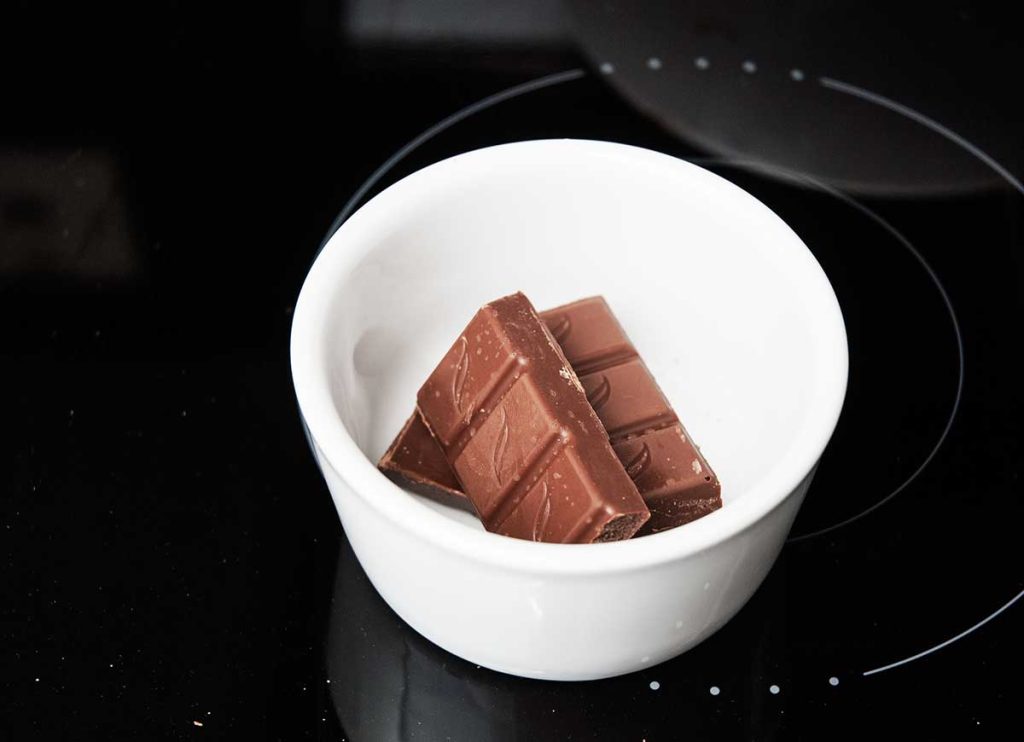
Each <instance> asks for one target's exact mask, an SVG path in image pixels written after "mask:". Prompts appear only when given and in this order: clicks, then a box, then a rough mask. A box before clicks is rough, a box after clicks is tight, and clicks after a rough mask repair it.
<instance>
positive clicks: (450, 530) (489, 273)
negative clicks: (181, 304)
mask: <svg viewBox="0 0 1024 742" xmlns="http://www.w3.org/2000/svg"><path fill="white" fill-rule="evenodd" d="M622 245H628V246H629V248H628V249H629V254H628V260H626V261H625V262H623V261H622V260H621V258H616V259H615V260H614V261H613V258H615V256H616V255H617V254H619V255H621V254H620V253H618V252H617V251H619V250H621V247H622ZM545 261H546V262H547V263H548V264H550V265H553V267H554V271H555V273H554V274H552V273H550V272H545V271H544V270H542V269H543V267H544V265H545ZM567 279H568V280H567ZM517 289H521V290H523V291H524V292H525V293H526V294H527V295H528V296H530V297H531V298H532V299H533V300H534V302H535V304H537V306H538V307H539V308H546V307H549V306H554V305H556V304H559V303H562V302H565V301H569V300H572V299H575V298H579V297H581V296H585V295H590V294H596V293H601V294H604V295H605V296H606V297H607V298H608V300H609V302H610V303H611V305H612V308H613V309H614V310H615V312H616V313H617V314H618V315H619V317H620V319H621V320H622V322H623V324H624V325H625V327H626V330H627V332H628V333H629V334H630V336H631V337H632V339H633V340H634V342H635V344H636V345H637V347H638V348H639V350H640V352H641V354H642V355H643V356H644V358H645V360H646V361H647V363H648V365H649V366H650V367H651V369H652V371H653V372H654V374H655V377H656V378H657V379H658V380H659V383H661V385H662V386H663V388H664V390H665V392H666V394H667V396H668V397H669V398H670V399H671V400H672V402H673V404H674V405H675V407H676V409H677V410H678V411H679V413H680V416H681V417H682V418H683V420H684V422H685V423H686V425H687V427H688V428H689V430H690V432H691V434H692V435H693V436H694V438H695V439H696V440H697V442H698V443H700V444H701V447H702V451H703V452H704V453H705V455H706V456H707V457H708V460H709V461H710V462H711V464H712V466H714V467H715V469H716V472H717V473H718V474H719V477H720V478H721V480H722V483H723V499H724V502H725V506H724V507H723V508H722V510H720V511H717V512H715V513H712V514H711V515H709V516H707V517H705V518H703V519H701V520H699V521H697V522H695V523H692V524H689V525H687V526H686V527H684V528H680V529H676V530H674V531H669V532H666V533H663V534H658V535H655V536H649V537H646V538H643V539H634V540H631V541H628V542H621V543H614V544H593V545H585V546H580V545H560V544H534V543H529V542H524V541H519V540H516V539H509V538H504V537H501V536H496V535H494V534H489V533H486V532H484V531H483V530H482V529H481V528H480V527H479V524H478V523H475V522H474V521H473V519H472V518H471V517H469V516H466V515H465V514H464V513H461V512H458V511H453V510H449V509H447V508H444V507H443V506H439V505H435V504H433V503H430V502H429V501H425V500H422V499H420V498H417V497H415V496H413V495H410V494H408V493H405V492H403V491H402V490H400V489H398V488H397V487H395V486H394V485H392V484H391V483H390V482H389V481H388V480H387V479H385V478H384V477H382V476H380V475H379V474H378V473H377V472H376V470H375V469H374V466H373V463H374V461H375V460H376V458H377V456H379V454H380V453H381V452H382V451H383V450H384V448H385V447H386V445H387V443H388V442H389V441H390V438H391V436H392V435H393V434H394V433H395V432H396V431H397V430H398V429H399V427H400V425H401V422H402V420H403V418H404V416H405V415H407V414H408V411H409V409H410V408H411V407H412V405H413V403H414V395H415V390H416V388H417V387H418V385H419V383H420V382H422V380H423V379H424V378H426V375H427V373H429V371H430V369H431V368H432V366H433V364H434V363H436V361H437V359H438V358H440V357H441V355H442V353H443V352H444V350H445V349H446V348H447V346H448V345H449V344H450V343H451V341H452V339H453V338H454V337H455V336H456V335H457V333H458V331H459V330H460V329H461V328H462V327H463V326H464V325H465V324H466V322H467V321H468V320H469V318H470V316H471V315H472V313H473V311H474V310H475V309H476V307H477V306H479V305H480V304H482V303H484V302H485V301H487V300H489V299H492V298H495V297H497V296H500V295H502V294H506V293H509V292H511V291H514V290H517ZM846 353H847V351H846V336H845V330H844V327H843V322H842V316H841V314H840V312H839V307H838V303H837V302H836V299H835V296H834V293H833V292H832V289H831V287H830V286H829V284H828V281H827V279H825V277H824V274H823V273H822V272H821V269H820V267H819V266H818V265H817V263H816V262H815V261H814V259H813V257H812V256H811V255H810V253H809V251H808V250H807V249H806V247H805V246H804V245H803V244H802V243H801V242H800V240H799V238H798V237H797V236H796V235H795V234H794V233H793V232H792V231H791V230H789V228H788V227H786V225H785V224H783V223H782V222H781V221H780V220H779V219H778V218H777V217H776V216H775V215H774V214H772V213H771V212H770V211H769V210H768V209H766V208H765V207H764V206H763V205H762V204H760V203H759V202H757V201H756V200H755V199H753V198H752V197H751V196H749V195H748V194H746V193H744V192H743V191H741V190H740V189H738V188H736V187H735V186H733V185H731V184H730V183H728V182H726V181H724V180H723V179H721V178H718V177H717V176H715V175H713V174H711V173H708V172H707V171H705V170H702V169H700V168H698V167H695V166H693V165H690V164H688V163H685V162H682V161H679V160H675V159H673V158H670V157H667V156H665V155H660V154H657V153H653V152H649V151H646V150H641V149H637V148H633V147H626V146H623V145H614V144H608V143H599V142H580V141H572V140H559V141H543V142H525V143H519V144H514V145H504V146H501V147H493V148H489V149H486V150H480V151H477V152H473V153H469V154H466V155H462V156H460V157H457V158H452V159H451V160H446V161H444V162H441V163H438V164H436V165H433V166H431V167H429V168H426V169H425V170H422V171H420V172H419V173H416V174H414V175H412V176H409V177H408V178H406V179H404V180H403V181H401V182H399V183H398V184H396V185H394V186H392V187H391V188H389V189H388V190H386V191H385V192H383V193H382V194H381V195H379V196H377V197H376V198H375V199H373V201H371V202H370V203H368V204H367V205H366V206H364V207H363V208H362V209H360V210H359V211H358V212H357V213H356V214H355V215H353V217H352V218H351V219H350V220H349V221H348V222H346V223H345V225H343V227H342V228H341V229H340V230H339V231H338V233H337V234H336V235H335V236H334V237H333V238H332V239H331V240H330V242H329V243H328V245H327V247H326V248H325V250H324V252H323V253H322V254H321V256H320V257H319V258H318V259H317V261H316V263H315V264H314V266H313V268H312V269H311V271H310V275H309V277H308V278H307V280H306V284H305V285H304V287H303V290H302V294H301V296H300V298H299V302H298V304H297V306H296V311H295V319H294V323H293V332H292V366H293V375H294V379H295V385H296V393H297V396H298V399H299V404H300V408H301V410H302V414H303V416H304V418H305V419H306V421H307V424H308V426H309V430H310V433H311V436H312V438H313V440H314V441H315V442H316V445H317V448H318V461H319V463H320V466H321V469H322V471H323V472H324V476H325V478H326V480H327V483H328V486H329V488H330V490H331V493H332V495H333V497H334V500H335V503H336V505H337V508H338V512H339V514H340V516H341V520H342V523H343V524H344V527H345V531H346V533H347V535H348V538H349V540H350V542H351V543H352V547H353V550H354V551H355V553H356V555H357V556H358V558H359V560H360V563H361V564H362V565H363V568H364V569H365V570H366V572H367V574H368V576H369V577H370V579H371V581H372V582H373V584H374V586H375V587H376V588H377V590H378V591H379V592H380V593H381V595H382V596H383V597H384V599H385V600H386V601H387V602H388V603H389V604H390V605H391V606H392V608H394V609H395V611H396V612H397V613H398V614H399V615H401V616H402V618H403V619H405V620H406V621H407V622H408V623H409V624H410V625H411V626H412V627H413V628H414V629H416V630H417V631H419V632H420V633H421V634H423V635H424V636H426V637H427V638H428V639H431V640H432V641H434V642H435V643H437V644H439V645H440V646H442V647H444V648H446V649H448V650H450V651H452V652H454V653H455V654H458V655H459V656H462V657H464V658H466V659H468V660H470V661H472V662H475V663H476V664H480V665H484V666H487V667H491V668H494V669H497V670H501V671H504V672H510V673H514V674H517V675H524V676H529V677H544V678H551V679H561V680H578V679H590V678H599V677H606V676H610V675H617V674H621V673H624V672H629V671H632V670H636V669H639V668H641V667H644V666H647V665H650V664H654V663H657V662H660V661H663V660H665V659H668V658H670V657H672V656H675V655H677V654H679V653H680V652H682V651H685V650H686V649H688V648H689V647H691V646H693V645H694V644H696V643H697V642H699V641H701V640H702V639H704V638H705V637H707V636H708V635H709V634H711V633H712V632H713V631H715V630H716V629H717V628H719V627H720V626H721V625H722V624H723V623H725V621H727V620H728V619H729V618H730V617H731V616H732V615H733V614H734V613H735V612H736V611H737V610H738V609H739V608H740V607H741V606H742V605H743V604H744V603H745V602H746V601H747V599H748V598H749V597H750V595H751V594H752V593H753V591H754V590H755V589H756V588H757V586H758V585H759V584H760V583H761V581H762V580H763V578H764V576H765V574H767V571H768V570H769V569H770V567H771V564H772V563H773V561H774V559H775V557H776V556H777V555H778V552H779V550H780V549H781V547H782V544H783V543H784V541H785V538H786V535H787V533H788V531H789V527H790V525H791V524H792V521H793V518H794V517H795V515H796V512H797V509H798V508H799V505H800V503H801V501H802V500H803V497H804V494H805V492H806V489H807V485H808V483H809V481H810V472H812V470H813V467H814V466H815V464H816V462H817V460H818V458H819V457H820V455H821V451H822V450H823V448H824V446H825V444H826V443H827V441H828V438H829V436H830V435H831V433H832V430H833V428H834V425H835V422H836V420H837V418H838V415H839V411H840V407H841V404H842V399H843V396H844V393H845V387H846V375H847V354H846ZM826 496H827V495H826Z"/></svg>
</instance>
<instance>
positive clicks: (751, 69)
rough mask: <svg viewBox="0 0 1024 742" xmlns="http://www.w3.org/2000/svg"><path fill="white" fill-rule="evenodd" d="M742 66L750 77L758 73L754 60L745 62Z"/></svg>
mask: <svg viewBox="0 0 1024 742" xmlns="http://www.w3.org/2000/svg"><path fill="white" fill-rule="evenodd" d="M740 66H741V67H742V68H743V71H744V72H746V73H747V74H748V75H753V74H754V73H755V72H757V64H755V63H754V61H753V60H752V59H747V60H744V62H743V64H742V65H740Z"/></svg>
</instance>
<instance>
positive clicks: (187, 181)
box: [0, 2, 1024, 742]
mask: <svg viewBox="0 0 1024 742" xmlns="http://www.w3.org/2000/svg"><path fill="white" fill-rule="evenodd" d="M592 5H593V7H591V6H592ZM1012 20H1013V19H1011V18H1009V17H1007V16H1005V15H994V14H993V13H992V12H990V11H983V10H979V9H977V8H973V7H961V6H958V5H942V6H941V7H938V8H935V9H933V13H932V16H930V17H928V18H921V17H917V16H912V15H911V14H910V12H909V11H893V12H892V13H891V14H890V15H889V16H888V17H886V18H881V17H879V16H878V15H877V11H869V10H864V9H861V8H859V7H858V6H854V5H852V4H850V5H849V6H848V7H839V6H837V7H836V8H833V10H832V12H831V14H829V13H825V12H824V11H822V10H820V9H816V8H812V7H807V8H803V9H800V8H799V7H798V6H793V7H792V8H787V9H782V8H774V9H773V10H772V11H771V12H769V11H767V10H765V9H763V8H761V9H754V8H749V7H744V6H741V5H739V4H731V3H727V4H724V5H723V4H716V5H715V6H713V7H712V6H710V5H709V6H708V7H707V8H702V7H701V6H700V4H697V5H691V6H687V7H686V8H685V9H683V8H680V7H677V6H676V5H675V4H669V3H646V4H641V5H640V6H637V5H634V4H627V3H615V2H613V3H605V4H602V5H601V6H600V7H597V4H589V3H569V4H567V5H565V6H555V5H553V4H550V3H543V2H528V3H516V4H513V3H490V4H486V3H465V4H452V3H444V2H428V3H408V4H406V3H373V2H358V3H356V2H352V3H348V4H343V5H337V4H334V3H330V2H323V3H303V4H300V5H299V6H294V7H293V6H291V5H288V6H282V7H281V8H278V9H276V10H271V9H269V8H266V9H264V8H262V7H261V8H260V9H256V8H251V9H249V10H247V11H246V14H244V15H240V14H238V13H237V12H236V11H231V12H229V11H227V10H223V11H220V10H211V9H210V8H205V7H204V8H201V9H200V8H197V9H195V10H190V9H188V8H183V7H179V6H176V5H173V6H172V5H167V6H152V5H147V6H146V9H145V10H136V11H135V15H134V16H132V17H128V16H121V15H117V16H114V15H110V16H107V17H98V16H97V14H96V11H95V9H93V8H90V9H88V10H85V9H81V8H79V9H74V8H72V9H67V10H66V11H61V12H59V13H47V12H44V11H42V10H41V9H39V8H36V9H34V10H26V11H24V12H22V13H21V14H20V15H19V16H18V18H17V19H16V21H17V22H16V23H15V24H11V23H8V24H6V28H5V30H6V33H7V35H9V36H10V38H9V39H8V43H6V44H5V45H4V49H3V51H2V52H0V54H3V55H4V56H3V59H4V61H5V62H6V65H5V68H6V69H8V70H9V71H15V73H14V74H12V76H11V82H10V85H9V86H8V90H7V92H5V94H4V100H5V102H6V103H7V104H8V105H7V106H6V109H7V112H6V114H5V118H4V120H3V123H0V209H2V214H0V245H2V247H0V302H2V303H3V306H2V316H3V319H2V322H3V337H4V340H5V351H4V363H3V368H4V371H5V373H4V378H5V382H6V383H5V385H4V388H5V393H4V405H3V418H4V419H5V421H6V422H7V423H8V424H7V425H5V426H4V437H5V443H6V445H5V450H7V451H8V452H9V454H8V458H7V460H6V462H5V464H6V465H5V466H4V467H3V469H2V471H3V475H2V476H3V479H2V480H0V481H2V482H3V487H2V493H3V499H2V504H0V524H2V526H0V527H2V529H3V530H2V531H0V535H2V541H0V543H2V544H3V547H4V553H5V559H4V563H5V565H6V569H5V575H6V576H7V579H6V580H5V596H6V599H5V600H4V601H3V602H2V603H0V605H2V608H0V616H2V624H0V626H2V632H3V633H2V634H0V636H2V638H3V645H4V650H3V651H4V652H5V657H4V661H3V662H2V663H0V683H2V685H0V687H2V688H3V693H2V696H0V709H2V712H3V713H2V715H0V737H4V738H6V737H9V738H11V739H27V738H41V739H63V738H67V739H138V738H142V739H149V738H155V739H163V738H167V739H201V738H204V737H205V738H211V739H236V738H237V739H263V738H266V739H283V740H288V739H324V740H335V739H337V740H356V741H357V742H362V740H371V741H374V740H406V739H409V740H414V739H416V740H448V739H450V740H492V739H493V740H547V739H550V740H570V739H579V740H584V739H588V740H589V739H596V740H605V739H608V740H648V741H650V742H655V741H656V740H678V739H723V740H734V739H751V740H754V739H756V740H767V739H822V738H844V737H852V736H862V735H863V734H865V733H872V734H874V735H875V736H879V737H882V738H887V737H888V736H890V735H893V734H895V733H897V732H899V733H901V734H903V733H909V734H913V735H915V736H914V738H918V739H933V738H934V739H938V738H943V739H945V738H953V739H1004V738H1007V737H1006V731H1005V730H1006V729H1012V725H1013V724H1014V723H1015V720H1016V714H1015V711H1016V707H1017V706H1018V705H1019V702H1020V701H1021V696H1022V690H1024V684H1022V682H1021V680H1020V678H1019V672H1018V666H1019V665H1020V661H1021V659H1022V641H1021V638H1020V631H1019V628H1020V625H1021V624H1020V621H1021V610H1022V605H1021V604H1022V603H1024V600H1019V599H1020V598H1021V597H1022V596H1024V572H1022V570H1021V558H1020V540H1019V537H1018V531H1019V528H1020V523H1021V521H1022V515H1024V506H1022V499H1021V494H1020V491H1021V486H1020V469H1021V461H1022V454H1024V439H1022V435H1021V433H1022V430H1021V423H1020V421H1019V420H1020V415H1021V412H1022V410H1024V394H1022V392H1021V391H1020V385H1019V381H1018V380H1019V379H1020V378H1021V376H1022V375H1024V374H1022V370H1024V369H1022V364H1021V362H1020V360H1019V359H1020V353H1019V352H1018V350H1017V346H1018V345H1019V342H1020V338H1021V331H1020V326H1021V317H1022V308H1024V306H1022V304H1024V303H1022V286H1024V258H1022V248H1024V186H1022V184H1021V180H1020V178H1021V177H1024V146H1022V141H1021V139H1020V131H1021V128H1020V127H1019V126H1018V124H1019V123H1020V122H1021V119H1022V118H1024V116H1022V110H1021V108H1020V102H1019V100H1017V99H1016V98H1015V97H1014V96H1013V95H1011V94H1010V92H1011V91H1008V90H1007V89H1005V88H1004V89H1000V86H999V84H998V83H997V81H995V80H994V79H993V76H992V74H987V75H986V70H988V71H989V72H991V70H992V69H993V68H995V67H999V68H1000V69H1001V70H1002V72H1001V75H1004V74H1005V75H1011V76H1013V74H1015V75H1016V77H1019V73H1020V71H1021V66H1020V60H1019V58H1018V57H1017V55H1018V54H1019V52H1020V51H1021V50H1020V46H1019V42H1017V41H1016V40H1015V35H1014V33H1013V29H1012V27H1010V23H1011V21H1012ZM882 21H885V23H883V22H882ZM12 30H15V33H13V34H12ZM954 42H955V43H954ZM858 50H861V51H863V50H871V51H872V52H873V53H872V54H871V55H867V58H865V56H866V55H864V54H859V53H858ZM1014 65H1016V66H1015V67H1014ZM1011 73H1013V74H1011ZM1014 79H1016V78H1014ZM547 137H577V138H593V139H606V140H613V141H619V142H626V143H629V144H636V145H640V146H645V147H649V148H652V149H656V150H660V151H663V152H667V153H669V154H673V155H675V156H678V157H681V158H684V159H687V160H691V161H693V162H696V163H698V164H700V165H702V166H703V167H706V168H708V169H710V170H712V171H714V172H716V173H718V174H719V175H721V176H722V177H725V178H727V179H729V180H731V181H733V182H735V183H736V184H738V185H739V186H741V187H742V188H744V189H746V190H747V191H749V192H750V193H752V194H753V195H755V196H756V197H757V198H759V199H760V200H762V201H763V202H764V203H766V204H767V205H768V206H769V207H770V208H772V209H773V210H774V211H775V212H776V213H778V214H779V215H780V216H781V217H782V218H783V219H784V220H785V221H786V222H787V223H788V224H790V225H791V226H792V227H793V229H794V230H795V231H796V232H797V233H798V234H799V235H800V237H801V238H802V239H803V241H804V242H805V243H806V244H807V245H808V246H809V247H810V248H811V250H812V251H813V252H814V254H815V256H816V257H817V258H818V260H819V261H820V262H821V264H822V266H823V267H824V269H825V271H826V273H827V274H828V276H829V278H830V280H831V281H832V283H833V286H834V287H835V290H836V294H837V295H838V297H839V300H840V304H841V306H842V309H843V312H844V316H845V319H846V323H847V331H848V334H849V343H850V387H849V392H848V396H847V401H846V405H845V408H844V411H843V415H842V418H841V420H840V423H839V426H838V429H837V431H836V434H835V437H834V438H833V440H832V442H831V444H830V446H829V448H828V450H827V452H826V455H825V457H824V458H823V460H822V463H821V466H820V468H819V470H818V473H817V475H816V478H815V481H814V484H813V486H812V488H811V491H810V493H809V495H808V498H807V501H806V502H805V504H804V506H803V509H802V511H801V513H800V515H799V517H798V519H797V521H796V524H795V525H794V528H793V533H792V534H791V538H790V540H789V542H788V543H787V545H786V547H785V549H784V550H783V552H782V555H781V557H780V558H779V561H778V562H777V563H776V565H775V567H774V568H773V570H772V571H771V573H770V575H769V576H768V578H767V580H766V582H765V583H764V585H763V586H762V587H761V588H760V589H759V591H758V592H757V593H756V594H755V596H754V597H753V599H752V600H751V601H750V603H749V604H748V605H747V606H746V607H745V608H744V609H743V610H742V611H741V612H740V613H739V614H738V615H737V616H736V618H735V619H733V620H732V621H731V622H730V623H729V624H727V625H726V626H725V627H724V628H723V629H722V630H720V631H719V632H718V633H717V634H715V635H714V636H712V637H711V638H710V639H708V640H707V641H705V642H704V643H703V644H701V645H699V646H698V647H696V648H695V649H693V650H691V651H690V652H688V653H686V654H684V655H683V656H681V657H679V658H677V659H675V660H672V661H670V662H667V663H665V664H662V665H659V666H656V667H653V668H650V669H648V670H646V671H644V672H641V673H636V674H633V675H628V676H624V677H620V678H615V679H611V680H605V681H597V682H591V683H545V682H539V681H530V680H523V679H519V678H514V677H509V676H504V675H500V674H497V673H493V672H490V671H488V670H485V669H481V668H479V667H477V666H475V665H472V664H469V663H466V662H464V661H462V660H460V659H458V658H456V657H454V656H452V655H449V654H448V653H446V652H445V651H443V650H441V649H439V648H437V647H435V646H434V645H432V644H431V643H429V642H428V641H426V640H425V639H423V638H421V637H420V636H418V635H417V634H415V632H413V631H412V630H411V629H409V628H408V627H406V626H405V625H404V623H402V621H401V620H400V619H398V618H397V617H396V616H395V615H394V614H393V613H392V612H391V611H390V610H389V609H388V608H387V606H386V605H385V604H384V602H383V601H382V600H381V599H380V597H379V596H378V595H377V594H376V592H375V591H374V590H373V588H372V586H370V584H369V583H368V581H367V579H366V577H365V575H364V574H363V572H362V570H361V569H360V567H359V565H358V563H357V561H356V560H355V557H354V556H353V554H352V552H351V550H350V549H349V547H348V545H347V543H346V541H345V537H344V533H343V532H342V529H341V526H340V524H339V522H338V520H337V516H336V515H335V512H334V509H333V504H332V502H331V500H330V496H329V494H328V493H327V490H326V487H325V486H324V485H323V483H322V481H321V479H320V477H319V474H318V472H317V471H316V468H315V466H314V464H313V461H312V458H311V456H310V455H309V452H308V450H307V449H306V443H305V440H304V437H303V432H302V428H301V424H300V422H299V420H298V416H297V412H296V409H295V404H294V395H293V393H292V390H291V381H290V376H289V369H288V357H287V339H288V332H289V324H290V312H291V309H292V306H293V302H294V299H295V296H296V295H297V292H298V288H299V286H300V285H301V281H302V278H303V276H304V274H305V270H306V268H307V267H308V265H309V262H310V260H311V259H312V257H313V256H314V255H315V253H316V251H317V248H318V247H319V245H320V244H321V242H322V240H323V239H324V238H325V235H329V234H330V233H331V232H333V229H335V228H336V226H337V224H338V223H340V222H341V221H343V220H344V218H346V216H347V215H348V214H349V213H351V210H352V209H354V208H356V207H358V205H359V204H360V203H362V202H363V201H364V200H365V199H366V198H367V197H369V196H371V195H372V194H373V193H375V192H377V191H379V190H380V189H381V188H383V187H386V186H387V185H388V184H390V183H392V182H394V181H395V180H397V179H398V178H400V177H402V176H403V175H405V174H408V173H409V172H412V171H414V170H416V169H418V168H420V167H422V166H424V165H426V164H429V163H431V162H435V161H437V160H438V159H442V158H444V157H447V156H450V155H453V154H456V153H459V152H463V151H466V150H469V149H474V148H477V147H482V146H487V145H490V144H497V143H502V142H509V141H515V140H522V139H534V138H547ZM339 212H340V213H339ZM583 293H585V291H584V292H583ZM496 640H497V639H496Z"/></svg>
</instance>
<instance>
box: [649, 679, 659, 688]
mask: <svg viewBox="0 0 1024 742" xmlns="http://www.w3.org/2000/svg"><path fill="white" fill-rule="evenodd" d="M660 687H661V683H659V682H658V681H657V680H652V681H651V690H658V688H660Z"/></svg>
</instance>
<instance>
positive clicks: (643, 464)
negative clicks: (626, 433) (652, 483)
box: [626, 443, 651, 482]
mask: <svg viewBox="0 0 1024 742" xmlns="http://www.w3.org/2000/svg"><path fill="white" fill-rule="evenodd" d="M650 465H651V449H649V448H648V447H647V444H646V443H645V444H644V445H643V447H642V448H641V449H640V451H639V452H638V453H637V455H636V456H634V457H633V458H632V459H631V460H630V462H629V463H628V464H626V474H628V475H629V478H630V479H632V480H633V481H634V482H635V481H636V480H637V479H638V478H639V477H640V475H641V474H643V473H644V472H645V471H647V467H649V466H650Z"/></svg>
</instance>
